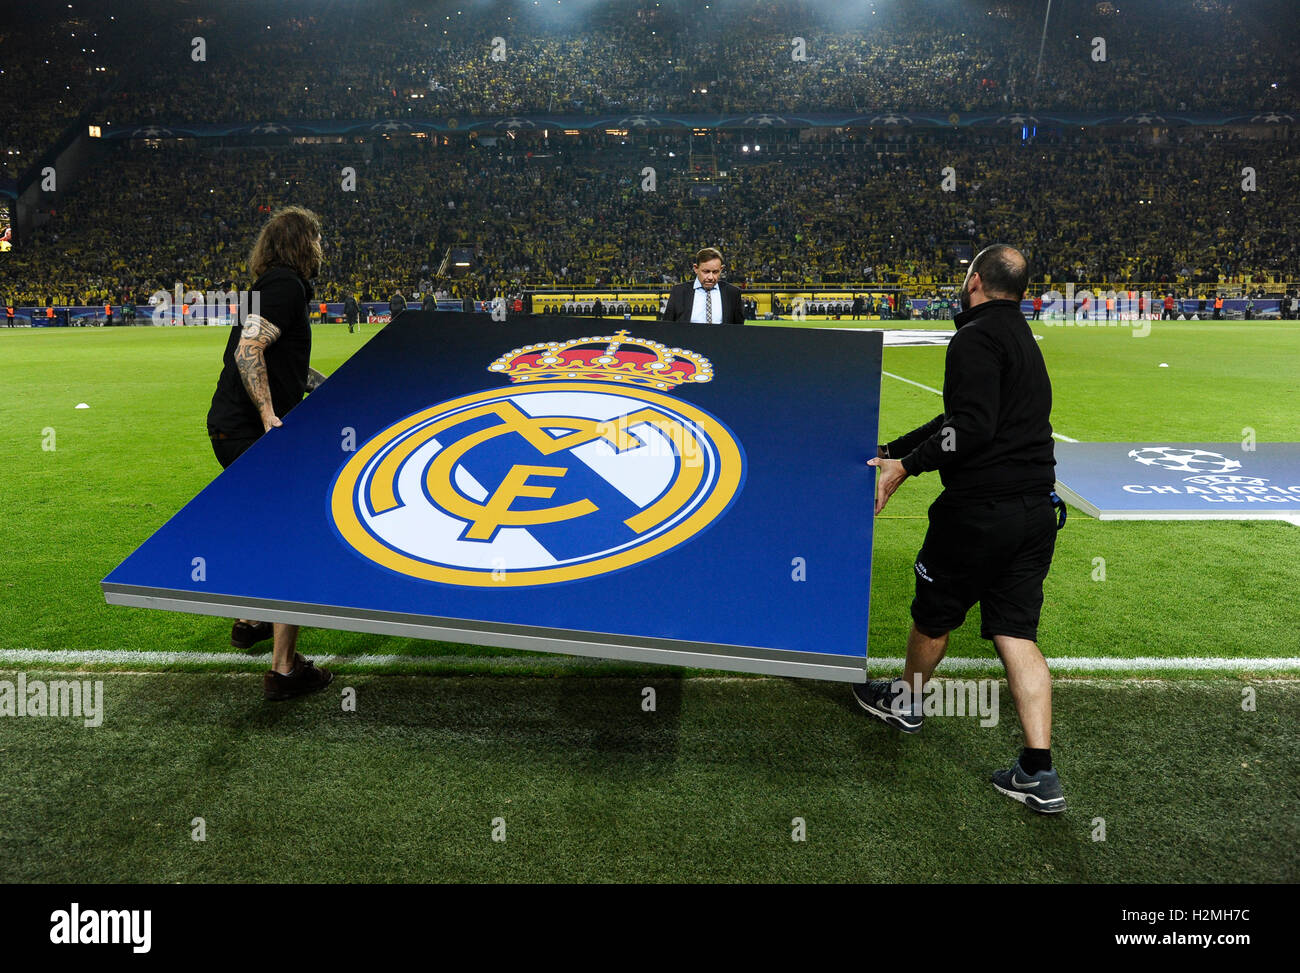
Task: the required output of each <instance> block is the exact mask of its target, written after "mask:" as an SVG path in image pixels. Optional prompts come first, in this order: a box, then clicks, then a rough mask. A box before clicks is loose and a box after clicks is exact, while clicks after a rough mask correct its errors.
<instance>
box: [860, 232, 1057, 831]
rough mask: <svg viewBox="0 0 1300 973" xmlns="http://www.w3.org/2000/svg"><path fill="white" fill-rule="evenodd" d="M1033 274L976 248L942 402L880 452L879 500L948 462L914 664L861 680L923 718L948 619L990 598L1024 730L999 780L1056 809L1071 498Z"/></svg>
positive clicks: (898, 722) (863, 699)
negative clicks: (1043, 623) (1052, 640)
mask: <svg viewBox="0 0 1300 973" xmlns="http://www.w3.org/2000/svg"><path fill="white" fill-rule="evenodd" d="M1028 279H1029V274H1028V267H1027V265H1026V262H1025V258H1024V257H1023V256H1022V255H1021V254H1020V252H1019V251H1017V250H1015V249H1013V248H1012V247H1009V246H1006V245H1003V244H998V245H995V246H991V247H987V248H986V249H984V250H982V251H980V253H979V254H978V255H977V256H976V257H975V259H974V260H972V261H971V265H970V270H969V271H968V272H967V274H966V281H965V283H963V284H962V289H961V306H962V311H961V313H959V314H958V315H957V317H956V319H955V320H956V324H957V333H956V334H954V335H953V337H952V340H951V341H950V342H949V344H948V351H947V359H946V361H945V364H944V378H943V405H944V411H943V414H941V415H939V416H936V417H935V418H934V419H932V420H931V421H930V422H928V423H926V424H925V425H924V426H921V427H920V428H919V429H915V430H913V431H912V432H910V433H908V434H907V435H905V436H901V437H899V438H898V439H895V440H894V441H893V442H891V443H889V444H887V445H884V446H880V447H878V449H877V452H878V455H877V457H876V458H875V459H872V460H870V461H869V462H870V465H871V466H875V467H878V468H879V471H880V475H879V477H878V479H877V482H876V513H877V514H879V513H880V512H881V511H882V510H884V509H885V504H887V503H888V502H889V498H890V497H891V496H892V495H893V493H894V491H895V490H897V489H898V487H899V485H900V484H901V483H902V482H903V481H904V480H905V479H907V478H908V477H909V476H919V475H921V474H922V473H925V472H928V471H931V470H938V471H939V477H940V479H941V480H942V481H943V488H944V489H943V492H942V493H941V494H940V495H939V497H938V499H936V500H935V501H934V503H933V504H931V506H930V511H929V519H930V525H929V529H928V530H927V531H926V534H925V540H924V542H923V543H922V545H921V551H920V553H919V554H918V555H917V558H916V564H915V571H916V596H915V598H914V599H913V601H912V630H911V633H910V634H909V636H908V640H907V660H906V663H905V665H904V670H903V678H902V679H876V680H872V681H870V682H867V683H864V684H861V685H858V686H854V687H853V694H854V697H855V698H856V699H857V701H858V704H859V705H860V706H861V707H862V708H863V709H864V710H866V711H867V712H868V713H870V714H872V715H873V716H875V717H877V718H879V719H881V720H883V721H884V722H885V723H887V724H889V725H890V726H893V727H895V728H896V729H899V730H902V731H903V732H905V733H916V732H918V731H920V729H921V725H922V721H923V715H922V707H921V702H922V701H921V695H920V690H921V689H922V687H924V685H925V683H926V682H928V681H929V679H930V676H931V674H932V673H933V672H934V669H935V667H936V666H937V665H938V664H939V662H940V660H941V659H943V656H944V653H945V652H946V651H947V648H948V633H949V632H951V631H952V630H953V629H955V628H957V627H959V626H960V625H961V624H962V622H963V621H965V619H966V613H967V612H968V611H969V610H970V609H971V607H972V606H973V605H974V604H975V603H976V602H979V605H980V616H981V625H980V635H981V636H982V637H983V638H985V639H988V640H990V641H992V642H993V645H994V647H995V648H996V649H997V653H998V656H999V657H1000V658H1001V660H1002V664H1003V665H1004V666H1005V667H1006V670H1007V682H1008V684H1009V685H1010V687H1011V694H1012V696H1013V697H1014V699H1015V702H1016V711H1017V713H1019V715H1020V724H1021V727H1022V728H1023V730H1024V734H1025V747H1024V749H1023V750H1021V752H1020V757H1019V759H1018V760H1017V761H1016V762H1015V764H1014V765H1013V766H1012V767H1011V768H1009V769H1007V770H999V771H997V772H996V773H994V774H993V786H994V787H995V788H996V789H997V790H998V791H1000V792H1001V793H1003V794H1005V795H1006V796H1008V797H1010V798H1013V799H1015V800H1017V801H1021V802H1022V803H1024V804H1026V805H1027V806H1028V807H1030V808H1032V809H1033V810H1035V811H1039V812H1041V813H1044V814H1055V813H1059V812H1061V811H1064V810H1065V796H1064V794H1063V793H1062V790H1061V781H1060V778H1059V777H1058V775H1057V772H1056V770H1055V769H1054V768H1053V766H1052V751H1051V745H1052V744H1051V734H1052V679H1051V674H1050V673H1049V672H1048V669H1047V663H1046V661H1044V659H1043V655H1042V653H1041V652H1040V651H1039V649H1038V644H1037V639H1038V620H1039V614H1040V612H1041V609H1042V604H1043V580H1044V579H1045V578H1046V577H1047V572H1048V569H1049V568H1050V567H1051V564H1052V554H1053V551H1054V550H1055V546H1056V532H1057V530H1058V529H1059V528H1060V527H1061V526H1063V525H1064V522H1065V520H1064V511H1065V507H1064V504H1061V503H1060V501H1059V500H1058V499H1057V497H1056V494H1055V493H1054V492H1053V488H1054V486H1055V482H1056V478H1055V467H1056V457H1055V451H1054V449H1053V445H1052V426H1051V422H1050V421H1049V417H1050V415H1051V411H1052V386H1051V382H1050V381H1049V379H1048V376H1047V366H1046V364H1045V363H1044V362H1043V355H1042V352H1040V351H1039V350H1038V345H1037V343H1036V342H1035V340H1034V335H1033V332H1032V331H1031V330H1030V328H1029V324H1028V322H1026V321H1025V317H1024V315H1023V314H1022V313H1021V311H1020V301H1021V299H1022V298H1023V297H1024V294H1025V287H1026V284H1027V283H1028ZM1058 506H1059V509H1060V512H1061V517H1060V520H1059V521H1058V518H1057V507H1058Z"/></svg>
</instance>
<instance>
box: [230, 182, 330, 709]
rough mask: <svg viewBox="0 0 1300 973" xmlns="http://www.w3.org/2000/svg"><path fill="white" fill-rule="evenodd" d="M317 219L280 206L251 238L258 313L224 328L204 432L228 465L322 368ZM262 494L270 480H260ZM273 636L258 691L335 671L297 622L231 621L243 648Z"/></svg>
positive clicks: (316, 681)
mask: <svg viewBox="0 0 1300 973" xmlns="http://www.w3.org/2000/svg"><path fill="white" fill-rule="evenodd" d="M320 230H321V227H320V219H319V218H318V217H317V216H316V214H315V213H313V212H311V210H307V209H303V208H302V207H299V206H286V207H285V208H283V209H281V210H278V211H276V212H275V213H273V214H272V215H271V218H270V219H269V220H267V222H266V225H265V226H263V227H262V230H261V232H260V233H259V234H258V236H257V242H256V243H254V244H253V251H252V253H251V254H250V256H249V258H248V267H249V270H250V271H251V272H252V273H253V275H254V276H255V277H256V278H257V280H256V282H255V283H254V284H253V288H252V291H253V296H254V303H253V304H252V307H253V308H255V309H256V313H250V314H249V315H248V316H247V317H246V318H245V319H244V322H243V325H242V326H241V325H239V324H236V325H235V326H234V327H232V328H231V329H230V338H229V339H228V340H227V342H226V352H225V356H224V359H223V365H222V369H221V376H220V377H219V378H218V379H217V390H216V392H214V393H213V395H212V406H211V408H210V409H209V411H208V436H209V437H210V438H211V440H212V450H213V452H214V453H216V455H217V461H218V462H219V463H221V466H222V468H223V469H224V468H226V467H227V466H229V465H230V464H231V463H233V462H235V460H236V459H238V458H239V456H240V455H241V454H242V453H243V452H244V451H245V450H246V449H248V448H249V447H250V446H252V445H253V443H255V442H256V441H257V440H258V439H260V438H261V437H262V436H263V435H265V434H267V433H270V432H271V431H272V430H273V429H275V428H276V427H278V426H280V425H281V424H282V423H281V418H282V417H283V416H285V415H286V414H287V413H288V412H289V411H290V410H291V409H293V407H294V406H296V405H297V404H298V403H299V402H301V401H302V397H303V394H304V393H305V392H307V391H308V388H309V386H310V385H311V384H312V383H313V381H314V380H319V377H320V373H319V372H314V371H313V369H312V368H311V366H310V364H309V362H310V360H311V322H310V306H311V305H310V302H311V299H312V285H311V281H312V280H313V279H314V278H315V277H316V276H317V275H318V274H319V273H320V266H321V232H320ZM266 487H267V490H268V494H269V492H270V491H273V490H274V484H269V483H268V484H267V485H266ZM267 499H268V498H267V497H256V498H250V500H251V501H253V502H250V505H249V510H250V512H251V513H252V514H253V515H254V516H262V517H266V516H274V510H273V509H272V508H273V503H272V504H271V505H270V506H268V504H267V502H266V501H267ZM267 638H274V642H273V648H272V652H271V656H272V658H271V669H270V671H269V672H267V673H266V675H265V676H264V677H263V680H262V689H263V695H264V696H265V697H266V698H267V699H271V700H283V699H292V698H293V697H295V696H301V695H303V694H305V693H311V692H316V691H317V690H320V689H324V688H325V687H326V686H327V685H329V683H330V680H331V679H333V674H332V673H331V672H330V671H329V670H328V669H324V668H320V667H318V666H315V665H313V664H312V662H311V661H310V660H309V659H304V658H303V657H302V654H301V653H299V652H298V651H297V644H298V626H297V625H284V624H281V623H280V622H276V623H275V624H274V626H271V625H268V624H267V623H265V622H248V621H243V620H241V621H237V622H236V623H235V626H234V628H233V629H232V630H231V633H230V642H231V644H232V645H234V646H236V647H237V648H249V647H251V646H252V645H254V644H256V643H257V642H261V641H264V640H265V639H267Z"/></svg>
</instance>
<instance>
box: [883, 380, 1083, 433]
mask: <svg viewBox="0 0 1300 973" xmlns="http://www.w3.org/2000/svg"><path fill="white" fill-rule="evenodd" d="M880 374H881V375H888V376H889V377H890V378H896V379H898V380H899V381H900V382H906V383H907V384H908V385H915V386H916V387H917V388H919V389H925V390H926V391H927V392H933V393H934V394H935V395H943V393H942V392H941V391H939V390H938V389H936V388H931V387H930V386H929V385H922V384H921V383H920V382H913V381H912V380H911V379H910V378H903V376H902V375H895V374H894V373H893V372H886V371H881V373H880ZM1052 438H1053V439H1059V440H1061V442H1063V443H1077V442H1078V441H1079V440H1077V439H1071V438H1070V437H1069V436H1062V435H1061V434H1060V433H1059V432H1054V433H1052Z"/></svg>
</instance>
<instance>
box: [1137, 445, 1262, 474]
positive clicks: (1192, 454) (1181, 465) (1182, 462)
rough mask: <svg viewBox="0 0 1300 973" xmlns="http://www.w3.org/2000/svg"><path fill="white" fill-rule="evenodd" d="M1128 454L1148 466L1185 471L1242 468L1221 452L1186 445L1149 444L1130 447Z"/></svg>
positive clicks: (1219, 470) (1228, 471) (1196, 471)
mask: <svg viewBox="0 0 1300 973" xmlns="http://www.w3.org/2000/svg"><path fill="white" fill-rule="evenodd" d="M1128 454H1129V456H1131V457H1132V458H1133V459H1135V460H1137V461H1138V462H1139V463H1143V464H1145V465H1146V466H1159V467H1162V468H1163V469H1166V470H1176V471H1179V472H1184V473H1231V472H1232V471H1233V470H1239V469H1241V464H1240V463H1239V462H1237V461H1236V460H1235V459H1228V457H1226V456H1224V455H1223V454H1221V453H1212V452H1210V451H1209V450H1206V449H1189V448H1187V447H1184V446H1148V447H1146V448H1143V449H1130V450H1129V453H1128Z"/></svg>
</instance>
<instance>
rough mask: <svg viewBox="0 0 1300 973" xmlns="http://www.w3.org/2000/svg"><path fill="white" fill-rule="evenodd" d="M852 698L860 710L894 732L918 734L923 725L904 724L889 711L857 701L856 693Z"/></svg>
mask: <svg viewBox="0 0 1300 973" xmlns="http://www.w3.org/2000/svg"><path fill="white" fill-rule="evenodd" d="M853 698H854V699H855V700H857V703H858V705H859V706H860V707H862V709H864V710H865V711H866V712H868V713H870V714H871V715H872V716H874V717H875V718H876V719H878V720H880V722H882V723H884V724H885V725H886V726H892V727H893V728H894V729H895V730H898V731H900V732H902V733H920V732H921V727H922V726H924V725H925V723H924V722H920V723H905V722H904V721H903V719H902V717H900V716H897V715H895V714H894V713H891V712H890V711H889V710H880V709H877V708H876V707H874V706H869V705H868V704H866V703H864V702H863V701H862V700H861V699H858V694H857V693H854V694H853Z"/></svg>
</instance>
